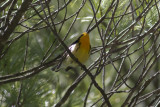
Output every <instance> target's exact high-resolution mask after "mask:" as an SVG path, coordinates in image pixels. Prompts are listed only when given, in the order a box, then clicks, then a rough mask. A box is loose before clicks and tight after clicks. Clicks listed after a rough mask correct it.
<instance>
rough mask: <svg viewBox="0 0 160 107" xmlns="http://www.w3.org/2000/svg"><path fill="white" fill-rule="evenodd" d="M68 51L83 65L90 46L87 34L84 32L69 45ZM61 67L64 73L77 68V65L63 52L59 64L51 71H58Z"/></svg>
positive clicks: (87, 56)
mask: <svg viewBox="0 0 160 107" xmlns="http://www.w3.org/2000/svg"><path fill="white" fill-rule="evenodd" d="M69 50H70V51H71V53H72V54H73V55H74V56H75V57H76V58H77V59H78V61H79V62H81V63H82V64H84V63H85V62H86V61H87V60H88V58H89V56H90V50H91V45H90V39H89V34H88V33H87V32H84V33H83V34H82V35H81V36H80V37H79V38H78V39H77V40H76V41H75V42H73V43H72V44H71V46H69ZM61 65H63V67H64V68H65V70H66V71H68V70H70V69H72V68H75V67H77V63H76V62H75V61H74V60H73V59H72V58H71V57H70V56H69V54H68V53H67V52H64V54H63V55H62V56H61V60H59V64H58V65H57V66H56V67H53V68H52V70H55V69H59V68H60V66H61ZM57 71H58V70H57Z"/></svg>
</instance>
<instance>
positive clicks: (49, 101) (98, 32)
mask: <svg viewBox="0 0 160 107" xmlns="http://www.w3.org/2000/svg"><path fill="white" fill-rule="evenodd" d="M24 1H25V0H24ZM24 1H23V2H24ZM30 1H31V0H30ZM23 2H22V1H20V0H14V1H12V0H8V1H3V0H2V1H1V2H0V6H1V10H0V23H1V26H0V34H1V35H0V36H1V38H0V42H1V43H0V47H1V49H0V76H1V77H0V84H1V85H0V105H1V107H11V106H13V107H15V106H18V107H28V106H29V107H39V106H46V107H50V106H57V107H58V102H61V101H62V98H64V97H65V94H66V93H68V91H69V92H70V94H69V96H68V97H66V100H65V101H63V103H62V105H61V106H62V107H83V106H87V107H90V106H93V107H100V106H102V107H103V106H104V107H105V106H107V104H105V102H104V100H103V96H102V94H101V93H100V92H99V90H98V89H97V88H96V87H95V86H94V85H93V84H94V83H93V81H92V80H91V79H90V77H89V76H84V75H83V74H84V73H85V72H84V71H83V69H81V68H80V67H78V68H77V69H78V72H74V71H69V72H65V71H63V70H60V71H59V72H54V71H51V69H50V68H51V66H56V64H57V63H58V62H57V63H54V64H52V63H51V64H50V65H49V66H47V65H44V66H43V63H46V62H49V61H52V60H53V59H54V58H56V57H57V56H58V55H60V54H61V53H63V51H64V50H65V48H64V47H63V46H62V45H61V43H60V42H59V41H58V39H57V36H56V33H55V31H56V32H57V34H58V36H59V37H60V38H61V39H62V40H63V42H64V43H65V44H66V45H67V46H69V45H70V44H71V43H72V42H74V41H75V40H76V39H77V38H78V37H79V35H80V34H81V33H83V32H85V31H86V30H87V29H88V30H89V31H90V33H89V34H90V41H91V46H92V51H91V56H90V58H89V60H88V61H87V63H86V64H85V65H86V67H88V69H89V71H90V72H91V73H92V74H93V75H96V78H95V80H96V82H97V83H98V85H99V86H100V87H101V88H102V89H103V90H104V91H105V92H106V93H107V96H108V98H109V101H110V103H111V105H112V106H113V107H120V106H126V105H127V106H139V107H142V106H143V107H145V106H151V105H153V106H156V105H158V104H159V102H160V99H159V96H160V83H159V77H160V76H159V74H160V71H159V69H160V66H159V63H160V60H159V53H160V50H159V41H160V38H159V35H160V34H159V28H160V24H159V23H160V21H159V20H160V14H159V8H160V2H159V0H143V1H142V0H82V1H80V0H68V1H67V0H40V1H38V0H33V1H32V2H30V4H29V5H28V8H27V9H26V10H25V11H24V12H23V15H22V16H21V18H20V20H19V21H18V23H17V24H16V25H12V24H11V25H10V24H9V22H12V19H13V18H14V16H16V15H17V14H16V13H17V12H18V10H20V9H21V8H23V7H21V6H22V4H23ZM26 2H27V1H26ZM28 2H29V1H28ZM112 3H113V4H112ZM111 5H112V6H111ZM63 6H64V8H63ZM48 7H49V9H48ZM108 10H109V11H108ZM107 11H108V12H107ZM37 12H38V13H37ZM94 12H95V13H96V16H94ZM50 13H51V14H53V15H52V16H51V15H50ZM106 13H107V15H106V16H105V17H104V18H103V16H104V15H105V14H106ZM39 15H40V16H41V17H40V16H39ZM76 15H77V16H76ZM46 16H50V17H48V18H46ZM42 18H43V19H42ZM101 19H103V21H100V20H101ZM7 20H8V21H9V22H7ZM46 21H47V22H49V24H50V25H51V26H48V25H47V24H46ZM52 21H53V22H54V25H53V23H52ZM97 22H99V23H98V24H96V23H97ZM10 26H14V30H13V32H11V33H10V35H8V36H9V38H7V39H5V40H3V35H5V33H6V32H5V30H6V29H7V28H8V27H10ZM130 26H132V27H130ZM51 27H53V29H54V32H53V31H52V30H51ZM92 27H93V28H92ZM55 28H56V30H55ZM150 29H151V30H150ZM143 35H144V36H143ZM103 44H104V45H105V46H103ZM105 55H106V56H105ZM101 58H102V59H101ZM116 58H117V59H116ZM97 60H98V61H97ZM37 66H40V67H44V69H43V70H40V69H38V70H35V71H34V70H33V72H30V73H26V74H25V75H20V76H18V75H14V74H19V73H21V72H26V71H28V70H30V69H32V68H34V67H37ZM96 72H97V73H98V74H97V73H96ZM118 72H119V73H118ZM32 74H34V75H32ZM81 74H82V75H83V78H82V77H81V76H80V75H81ZM7 75H14V76H12V77H11V78H10V77H6V76H7ZM27 75H29V76H27ZM3 77H6V78H3ZM17 78H19V79H17ZM77 79H81V81H79V82H77V81H78V80H77ZM124 81H125V82H124ZM74 83H77V85H76V87H74V88H73V89H72V90H68V89H70V87H72V86H73V84H74ZM116 89H117V90H116ZM87 93H88V94H89V95H88V96H87ZM86 98H87V99H86ZM126 102H127V103H126ZM85 103H86V104H85Z"/></svg>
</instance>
